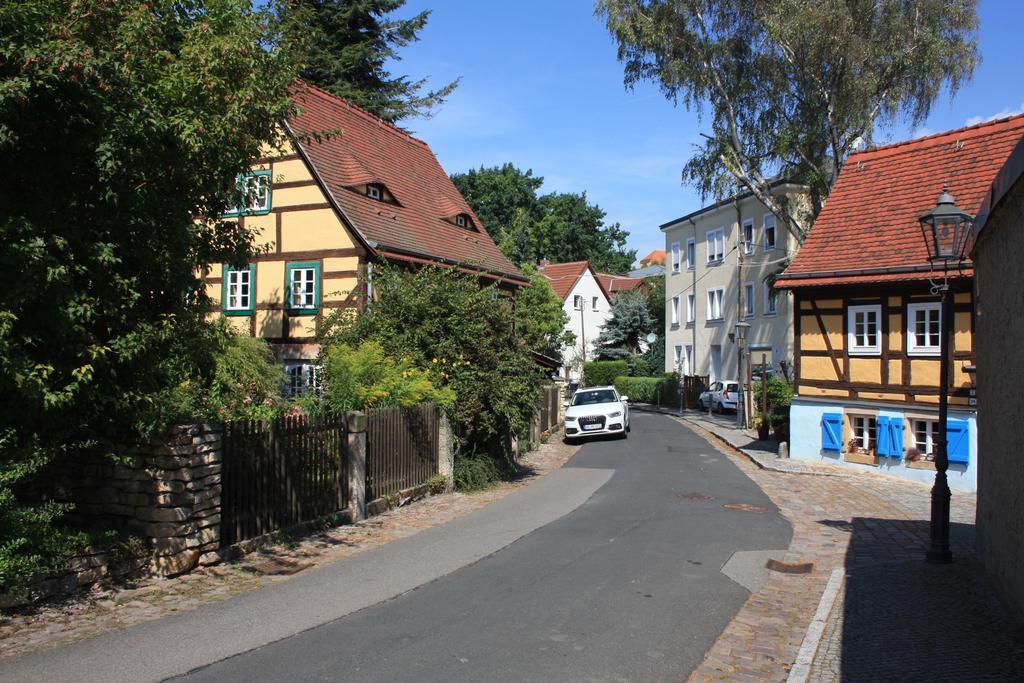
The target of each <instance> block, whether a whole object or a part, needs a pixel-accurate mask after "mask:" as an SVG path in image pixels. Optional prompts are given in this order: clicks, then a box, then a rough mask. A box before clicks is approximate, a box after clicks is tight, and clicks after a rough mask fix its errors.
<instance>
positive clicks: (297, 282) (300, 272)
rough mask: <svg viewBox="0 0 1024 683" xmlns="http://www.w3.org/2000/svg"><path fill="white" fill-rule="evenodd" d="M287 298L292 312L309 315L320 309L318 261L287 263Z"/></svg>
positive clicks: (287, 304)
mask: <svg viewBox="0 0 1024 683" xmlns="http://www.w3.org/2000/svg"><path fill="white" fill-rule="evenodd" d="M285 284H286V287H287V290H286V292H287V300H286V301H285V305H286V306H287V308H288V311H289V312H290V313H292V314H298V315H309V314H313V313H316V312H317V311H318V310H319V309H320V263H319V262H318V261H309V262H305V263H289V264H288V266H287V268H286V283H285Z"/></svg>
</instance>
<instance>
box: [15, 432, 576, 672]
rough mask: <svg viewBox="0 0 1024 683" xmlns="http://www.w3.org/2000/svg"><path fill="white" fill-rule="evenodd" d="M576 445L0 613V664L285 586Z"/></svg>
mask: <svg viewBox="0 0 1024 683" xmlns="http://www.w3.org/2000/svg"><path fill="white" fill-rule="evenodd" d="M578 448H579V447H578V446H570V445H567V444H563V443H561V440H560V439H555V440H553V441H552V442H550V443H548V444H544V445H542V446H541V447H540V448H539V449H538V450H536V451H534V452H532V453H529V454H527V455H526V456H525V457H524V459H523V461H522V463H521V464H522V465H523V472H524V474H523V476H522V477H521V478H520V479H517V480H516V481H514V482H509V483H503V484H501V485H499V486H496V487H494V488H492V489H489V490H487V491H483V492H480V493H473V494H463V493H452V494H444V495H439V496H432V497H429V498H425V499H422V500H419V501H415V502H413V503H411V504H409V505H407V506H404V507H400V508H397V509H394V510H390V511H388V512H386V513H384V514H382V515H378V516H376V517H372V518H370V519H368V520H365V521H363V522H360V523H358V524H353V525H348V526H342V527H336V528H333V529H328V530H326V531H323V532H321V533H317V534H313V535H310V536H306V537H304V538H301V539H297V540H295V541H294V542H292V543H287V544H280V545H274V546H270V547H267V548H265V549H263V550H261V551H259V552H255V553H251V554H249V555H247V556H245V557H244V558H242V559H240V560H238V561H235V562H228V563H225V564H222V565H218V566H213V567H206V568H202V569H199V570H197V571H194V572H192V573H190V574H186V575H184V576H180V577H177V578H173V579H160V578H156V577H146V578H143V579H139V580H137V581H135V582H132V583H124V584H109V583H105V584H103V583H101V584H97V585H95V586H94V587H93V588H92V590H90V591H89V592H87V593H81V594H78V595H75V596H72V597H71V598H67V599H64V600H60V601H51V602H48V603H43V604H40V605H35V606H32V607H29V608H25V609H22V610H20V611H17V612H7V613H0V659H8V658H14V657H18V656H21V655H24V654H28V653H29V652H32V651H35V650H43V649H48V648H51V647H57V646H59V645H65V644H68V643H71V642H74V641H77V640H82V639H85V638H91V637H93V636H97V635H100V634H102V633H105V632H108V631H114V630H117V629H122V628H127V627H130V626H134V625H136V624H140V623H143V622H146V621H152V620H154V619H159V618H161V617H164V616H168V615H170V614H173V613H176V612H180V611H184V610H189V609H193V608H195V607H198V606H200V605H203V604H206V603H210V602H215V601H218V600H224V599H227V598H229V597H231V596H233V595H237V594H239V593H243V592H246V591H251V590H255V589H258V588H263V587H265V586H269V585H272V584H275V583H278V582H281V581H287V580H288V579H289V578H291V577H292V576H294V575H295V574H296V573H298V572H301V571H303V570H305V569H308V568H310V567H313V566H317V565H322V564H326V563H329V562H335V561H337V560H340V559H343V558H345V557H349V556H351V555H354V554H356V553H361V552H365V551H367V550H370V549H372V548H375V547H377V546H380V545H383V544H385V543H389V542H391V541H394V540H397V539H399V538H404V537H406V536H411V535H412V534H415V533H417V532H419V531H421V530H423V529H426V528H429V527H432V526H436V525H438V524H444V523H445V522H449V521H451V520H453V519H455V518H457V517H461V516H463V515H465V514H468V513H469V512H472V511H473V510H476V509H479V508H481V507H483V506H485V505H487V504H489V503H491V502H493V501H495V500H498V499H499V498H503V497H505V496H507V495H508V494H510V493H511V492H512V491H514V490H515V489H517V488H519V487H522V486H525V485H528V484H529V483H530V482H532V481H534V480H535V479H536V478H538V477H541V476H543V475H545V474H547V473H548V472H550V471H551V470H554V469H558V468H559V467H561V466H562V465H563V464H564V463H565V462H567V461H568V460H569V458H571V457H572V455H573V454H574V453H575V452H576V451H577V450H578Z"/></svg>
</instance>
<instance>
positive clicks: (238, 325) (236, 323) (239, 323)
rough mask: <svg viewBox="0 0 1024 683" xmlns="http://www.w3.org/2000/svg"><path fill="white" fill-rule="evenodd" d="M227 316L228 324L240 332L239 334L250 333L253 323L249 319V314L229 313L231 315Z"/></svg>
mask: <svg viewBox="0 0 1024 683" xmlns="http://www.w3.org/2000/svg"><path fill="white" fill-rule="evenodd" d="M225 318H227V321H228V325H229V326H230V327H231V328H232V329H233V330H234V331H235V332H238V333H239V334H244V335H246V336H248V334H249V325H250V324H251V323H250V320H249V316H247V315H229V316H225Z"/></svg>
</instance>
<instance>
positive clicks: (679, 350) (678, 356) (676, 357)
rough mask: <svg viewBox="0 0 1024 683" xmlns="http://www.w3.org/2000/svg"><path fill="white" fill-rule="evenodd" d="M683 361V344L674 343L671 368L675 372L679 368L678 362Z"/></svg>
mask: <svg viewBox="0 0 1024 683" xmlns="http://www.w3.org/2000/svg"><path fill="white" fill-rule="evenodd" d="M682 362H683V345H682V344H676V345H675V350H674V353H673V354H672V369H673V370H675V371H676V372H679V370H680V365H679V364H680V363H682Z"/></svg>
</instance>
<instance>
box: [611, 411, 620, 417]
mask: <svg viewBox="0 0 1024 683" xmlns="http://www.w3.org/2000/svg"><path fill="white" fill-rule="evenodd" d="M608 417H622V411H621V410H616V411H615V412H614V413H608Z"/></svg>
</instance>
